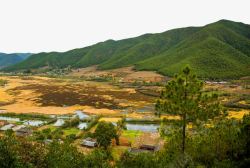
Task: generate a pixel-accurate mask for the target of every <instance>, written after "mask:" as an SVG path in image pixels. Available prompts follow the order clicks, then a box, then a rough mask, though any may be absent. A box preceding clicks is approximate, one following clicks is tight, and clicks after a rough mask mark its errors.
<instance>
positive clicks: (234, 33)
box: [5, 20, 250, 79]
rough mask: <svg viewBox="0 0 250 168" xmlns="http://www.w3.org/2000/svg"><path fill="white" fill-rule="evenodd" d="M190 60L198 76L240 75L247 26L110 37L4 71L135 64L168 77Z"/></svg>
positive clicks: (249, 47) (245, 60)
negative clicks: (124, 37)
mask: <svg viewBox="0 0 250 168" xmlns="http://www.w3.org/2000/svg"><path fill="white" fill-rule="evenodd" d="M186 64H189V65H190V66H191V67H192V69H193V70H194V71H195V72H196V73H197V75H198V76H199V77H204V78H213V79H214V78H220V79H226V78H238V77H242V76H246V75H249V74H250V25H247V24H243V23H238V22H233V21H228V20H220V21H218V22H215V23H212V24H209V25H206V26H203V27H187V28H180V29H174V30H169V31H166V32H163V33H157V34H145V35H142V36H139V37H135V38H130V39H124V40H119V41H114V40H108V41H105V42H101V43H98V44H95V45H92V46H89V47H85V48H80V49H74V50H70V51H68V52H63V53H59V52H51V53H39V54H35V55H32V56H31V57H30V58H28V59H27V60H25V61H23V62H21V63H18V64H16V65H14V66H10V67H8V68H5V70H6V71H19V70H25V69H36V68H40V67H59V68H61V67H67V66H69V65H70V66H71V67H75V68H79V67H87V66H91V65H98V67H99V68H100V69H113V68H119V67H124V66H131V65H134V66H135V68H136V69H137V70H156V71H158V72H160V73H162V74H164V75H168V76H172V75H174V74H175V73H177V72H178V70H179V69H181V67H183V66H185V65H186Z"/></svg>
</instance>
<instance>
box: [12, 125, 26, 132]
mask: <svg viewBox="0 0 250 168" xmlns="http://www.w3.org/2000/svg"><path fill="white" fill-rule="evenodd" d="M25 127H26V126H25V125H17V126H14V127H13V128H12V130H13V131H14V132H16V131H17V130H19V129H21V128H25Z"/></svg>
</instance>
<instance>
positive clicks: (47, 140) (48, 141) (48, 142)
mask: <svg viewBox="0 0 250 168" xmlns="http://www.w3.org/2000/svg"><path fill="white" fill-rule="evenodd" d="M52 142H53V140H51V139H45V140H44V144H46V145H48V144H50V143H52Z"/></svg>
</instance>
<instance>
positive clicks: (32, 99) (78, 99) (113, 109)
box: [0, 76, 154, 114]
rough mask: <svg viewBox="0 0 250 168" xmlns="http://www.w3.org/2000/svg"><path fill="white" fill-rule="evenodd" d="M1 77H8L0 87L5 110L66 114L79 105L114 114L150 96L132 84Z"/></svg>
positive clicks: (2, 105)
mask: <svg viewBox="0 0 250 168" xmlns="http://www.w3.org/2000/svg"><path fill="white" fill-rule="evenodd" d="M1 79H5V80H8V84H7V86H5V87H2V88H0V97H1V98H0V105H1V107H0V108H1V109H2V110H3V111H7V112H15V113H44V114H68V113H73V112H74V111H75V110H77V109H81V110H84V111H86V112H87V113H92V114H116V113H118V112H120V110H121V109H122V108H126V107H140V106H143V105H145V104H150V103H152V102H153V100H154V99H153V98H152V97H150V96H146V95H144V94H141V93H139V92H136V91H135V90H134V89H132V88H131V89H130V88H124V89H122V88H118V87H116V86H112V85H109V84H106V83H98V82H89V81H79V80H74V79H59V80H58V79H53V78H47V77H37V76H34V77H29V78H23V77H7V76H6V77H1Z"/></svg>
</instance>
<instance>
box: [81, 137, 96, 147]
mask: <svg viewBox="0 0 250 168" xmlns="http://www.w3.org/2000/svg"><path fill="white" fill-rule="evenodd" d="M81 145H83V146H86V147H90V148H93V147H96V146H97V142H96V140H95V139H92V138H90V137H88V138H86V139H84V140H83V141H82V143H81Z"/></svg>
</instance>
